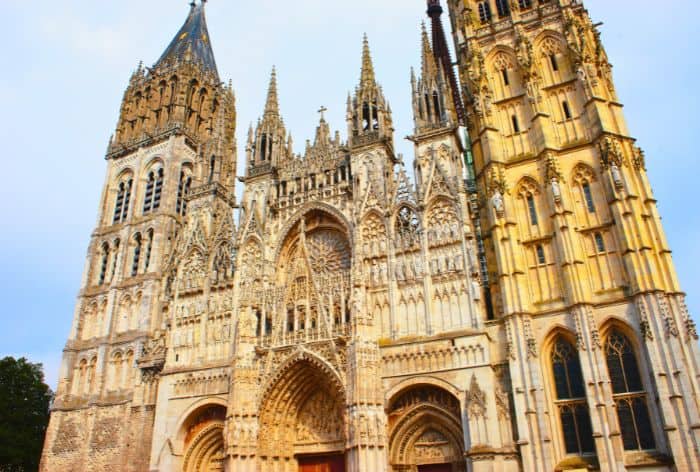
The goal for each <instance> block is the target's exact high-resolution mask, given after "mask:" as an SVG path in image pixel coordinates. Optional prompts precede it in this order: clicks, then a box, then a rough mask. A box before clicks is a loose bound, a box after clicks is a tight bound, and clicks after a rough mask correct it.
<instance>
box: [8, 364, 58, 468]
mask: <svg viewBox="0 0 700 472" xmlns="http://www.w3.org/2000/svg"><path fill="white" fill-rule="evenodd" d="M52 398H53V392H52V391H51V389H50V388H49V387H48V386H47V385H46V384H45V383H44V372H43V366H42V365H41V364H32V363H31V362H29V361H27V359H25V358H21V359H15V358H13V357H5V358H4V359H2V360H0V472H35V471H36V470H38V469H39V460H40V458H41V449H42V447H43V445H44V435H45V434H46V428H47V426H48V424H49V408H50V405H51V400H52Z"/></svg>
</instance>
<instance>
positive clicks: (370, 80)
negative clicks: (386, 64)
mask: <svg viewBox="0 0 700 472" xmlns="http://www.w3.org/2000/svg"><path fill="white" fill-rule="evenodd" d="M374 83H375V76H374V64H372V53H371V52H370V49H369V40H368V39H367V33H365V35H364V38H363V40H362V75H361V78H360V84H361V85H365V84H369V85H373V84H374Z"/></svg>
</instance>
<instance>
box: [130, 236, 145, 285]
mask: <svg viewBox="0 0 700 472" xmlns="http://www.w3.org/2000/svg"><path fill="white" fill-rule="evenodd" d="M142 243H143V241H142V238H141V233H136V235H135V236H134V257H133V259H132V261H131V276H132V277H134V276H136V275H138V273H139V263H140V261H141V246H142Z"/></svg>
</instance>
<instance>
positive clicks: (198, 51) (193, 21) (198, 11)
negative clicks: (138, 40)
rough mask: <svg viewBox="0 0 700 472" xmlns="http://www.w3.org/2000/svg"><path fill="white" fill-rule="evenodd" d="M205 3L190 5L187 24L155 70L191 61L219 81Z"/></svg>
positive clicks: (178, 33) (157, 63)
mask: <svg viewBox="0 0 700 472" xmlns="http://www.w3.org/2000/svg"><path fill="white" fill-rule="evenodd" d="M205 3H206V1H204V0H203V1H200V3H199V4H197V3H195V2H194V1H193V2H192V3H190V7H191V8H190V13H189V15H188V16H187V20H185V24H184V25H182V28H180V30H179V31H178V32H177V35H175V38H174V39H173V40H172V42H171V43H170V45H169V46H168V48H167V49H166V50H165V52H164V53H163V55H162V56H161V57H160V59H158V62H156V64H155V66H154V68H157V67H159V66H161V65H165V64H175V63H177V62H180V61H191V62H195V63H197V64H198V65H199V66H200V67H202V69H203V70H205V71H207V72H211V73H213V74H214V75H215V76H216V78H217V80H218V77H219V72H218V70H217V68H216V60H215V59H214V51H213V50H212V47H211V41H210V38H209V30H208V29H207V20H206V16H205V14H204V5H205Z"/></svg>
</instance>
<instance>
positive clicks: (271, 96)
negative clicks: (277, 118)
mask: <svg viewBox="0 0 700 472" xmlns="http://www.w3.org/2000/svg"><path fill="white" fill-rule="evenodd" d="M279 112H280V107H279V100H278V97H277V69H276V68H275V67H274V66H273V67H272V74H271V75H270V86H269V88H268V90H267V102H266V103H265V115H266V116H267V115H279Z"/></svg>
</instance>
